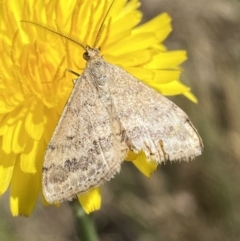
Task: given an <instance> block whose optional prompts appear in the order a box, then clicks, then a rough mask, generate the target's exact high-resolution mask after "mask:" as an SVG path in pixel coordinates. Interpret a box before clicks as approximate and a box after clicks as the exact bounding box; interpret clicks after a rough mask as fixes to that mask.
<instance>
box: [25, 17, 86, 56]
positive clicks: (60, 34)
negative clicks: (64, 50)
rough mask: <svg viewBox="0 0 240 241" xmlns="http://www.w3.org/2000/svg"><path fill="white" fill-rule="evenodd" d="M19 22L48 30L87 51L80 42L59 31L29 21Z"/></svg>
mask: <svg viewBox="0 0 240 241" xmlns="http://www.w3.org/2000/svg"><path fill="white" fill-rule="evenodd" d="M20 22H23V23H31V24H34V25H36V26H38V27H41V28H43V29H46V30H48V31H49V32H51V33H54V34H57V35H59V36H61V37H63V38H65V39H67V40H69V41H71V42H73V43H75V44H77V45H79V46H81V47H82V48H83V49H84V50H86V51H87V49H86V47H85V46H84V45H83V44H82V43H81V42H79V41H78V40H77V39H75V38H74V37H72V36H70V35H69V34H67V33H64V32H63V31H61V30H55V29H54V28H51V27H47V26H45V25H43V24H41V23H36V22H32V21H29V20H20Z"/></svg>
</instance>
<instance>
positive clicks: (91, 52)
mask: <svg viewBox="0 0 240 241" xmlns="http://www.w3.org/2000/svg"><path fill="white" fill-rule="evenodd" d="M99 54H100V49H98V48H91V47H89V46H87V47H86V52H84V53H83V58H84V59H85V60H86V61H89V60H90V59H92V58H94V57H97V56H100V55H99Z"/></svg>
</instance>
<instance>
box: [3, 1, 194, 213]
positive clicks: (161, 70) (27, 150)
mask: <svg viewBox="0 0 240 241" xmlns="http://www.w3.org/2000/svg"><path fill="white" fill-rule="evenodd" d="M110 4H111V3H110V2H109V1H102V0H72V1H64V0H51V1H50V0H27V1H7V0H1V8H0V25H1V32H0V34H1V35H0V73H1V75H0V121H1V124H0V143H1V148H0V156H1V159H0V195H2V194H3V193H5V192H6V190H7V189H8V188H10V206H11V211H12V214H13V215H19V214H22V215H26V216H27V215H29V214H30V213H31V212H32V210H33V209H34V207H35V204H36V201H37V199H38V194H39V193H40V194H41V197H42V200H43V202H44V203H46V201H45V199H44V197H43V195H42V192H41V190H42V187H41V175H42V174H41V173H42V171H41V169H42V164H43V157H44V152H45V149H46V145H47V143H48V142H49V140H50V138H51V135H52V133H53V130H54V128H55V126H56V124H57V121H58V119H59V117H60V115H61V112H62V110H63V107H64V104H65V103H66V100H67V98H68V96H69V94H70V92H71V90H72V88H73V84H72V81H71V79H72V78H73V77H72V75H71V74H70V73H65V69H66V68H69V69H71V70H73V71H75V72H77V73H81V72H82V70H83V69H84V67H85V64H86V63H85V60H84V59H83V58H82V54H83V52H84V50H83V49H82V48H80V47H79V46H77V45H74V44H72V43H70V42H69V41H66V40H65V39H63V38H61V37H59V36H55V35H53V34H52V33H50V32H48V31H46V30H44V29H41V28H39V27H36V26H33V25H32V24H27V23H21V22H20V20H31V21H33V22H38V23H39V22H41V23H43V24H44V25H46V26H52V27H55V28H56V29H59V30H61V31H64V32H66V33H69V35H70V36H74V37H75V38H77V39H79V40H80V41H81V42H82V43H83V44H84V45H89V46H93V45H94V44H96V47H100V48H101V54H102V55H104V58H105V60H106V61H107V62H110V63H112V64H115V65H118V66H120V67H122V68H124V69H125V70H127V71H128V72H130V73H131V74H132V75H134V76H136V77H137V78H139V79H140V80H142V81H144V82H145V83H146V84H148V85H149V86H152V87H153V88H155V89H156V90H157V91H159V92H160V93H162V94H165V95H176V94H183V95H185V96H187V97H188V98H189V99H191V100H192V101H196V100H195V97H194V96H193V95H192V94H191V92H190V89H189V87H187V86H185V85H183V84H182V83H181V82H180V81H179V75H180V72H181V69H180V68H179V67H178V66H179V64H180V63H181V62H183V61H184V60H185V59H186V53H185V51H167V49H166V47H165V46H164V45H163V44H162V41H163V40H164V39H165V38H166V37H167V35H168V34H169V33H170V31H171V26H170V21H171V19H170V17H169V16H168V15H167V14H166V13H164V14H161V15H158V16H157V17H155V18H154V19H152V20H151V21H149V22H147V23H145V24H143V25H138V24H139V22H140V21H141V18H142V13H141V12H140V11H139V10H137V8H138V7H139V5H140V3H139V1H138V0H131V1H129V2H127V1H126V0H117V1H115V2H114V4H113V7H112V8H111V10H110V13H109V15H108V17H107V18H106V20H105V22H104V25H103V28H102V31H101V32H100V34H99V35H98V36H96V35H97V33H98V30H99V29H100V25H101V24H102V23H103V20H104V17H105V16H106V13H107V11H108V9H109V6H110ZM95 41H97V42H96V43H95ZM127 159H128V160H133V159H134V161H133V164H134V165H135V166H136V167H137V168H138V169H139V170H140V171H141V172H142V173H143V174H145V175H146V176H150V174H151V173H152V172H153V171H154V170H155V169H156V163H153V162H147V161H146V158H145V156H144V155H143V153H139V154H138V155H133V153H129V156H128V158H127ZM79 200H80V202H81V204H82V205H83V208H84V209H85V211H86V212H91V211H94V210H96V209H98V208H99V207H100V204H101V196H100V192H99V189H93V190H91V191H90V192H89V193H87V194H85V195H81V196H79Z"/></svg>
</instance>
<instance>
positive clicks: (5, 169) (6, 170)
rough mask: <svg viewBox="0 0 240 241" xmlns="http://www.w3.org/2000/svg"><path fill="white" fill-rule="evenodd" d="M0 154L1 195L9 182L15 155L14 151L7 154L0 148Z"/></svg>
mask: <svg viewBox="0 0 240 241" xmlns="http://www.w3.org/2000/svg"><path fill="white" fill-rule="evenodd" d="M0 156H1V162H0V195H2V194H3V193H5V191H6V190H7V188H8V187H9V184H10V182H11V178H12V173H13V168H14V163H15V160H16V155H15V154H14V153H10V154H7V153H5V152H4V151H3V150H1V149H0Z"/></svg>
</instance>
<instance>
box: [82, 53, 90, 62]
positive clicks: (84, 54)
mask: <svg viewBox="0 0 240 241" xmlns="http://www.w3.org/2000/svg"><path fill="white" fill-rule="evenodd" d="M83 58H84V59H85V60H87V61H88V60H89V59H90V58H89V55H88V53H87V52H84V53H83Z"/></svg>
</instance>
